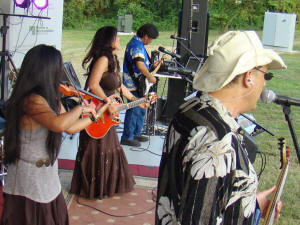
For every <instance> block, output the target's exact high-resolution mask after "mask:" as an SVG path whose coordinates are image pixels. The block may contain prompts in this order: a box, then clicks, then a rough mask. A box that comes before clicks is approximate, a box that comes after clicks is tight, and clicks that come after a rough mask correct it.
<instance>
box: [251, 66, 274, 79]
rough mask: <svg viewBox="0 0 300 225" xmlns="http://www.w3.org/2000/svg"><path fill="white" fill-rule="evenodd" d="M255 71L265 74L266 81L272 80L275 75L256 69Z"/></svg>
mask: <svg viewBox="0 0 300 225" xmlns="http://www.w3.org/2000/svg"><path fill="white" fill-rule="evenodd" d="M254 69H255V70H258V71H259V72H262V73H263V74H264V77H265V80H271V79H272V77H273V73H270V72H264V71H262V70H260V69H258V68H254Z"/></svg>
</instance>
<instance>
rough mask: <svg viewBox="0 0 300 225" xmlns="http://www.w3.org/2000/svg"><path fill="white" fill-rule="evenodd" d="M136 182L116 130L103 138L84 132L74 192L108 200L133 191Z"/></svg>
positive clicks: (112, 129)
mask: <svg viewBox="0 0 300 225" xmlns="http://www.w3.org/2000/svg"><path fill="white" fill-rule="evenodd" d="M134 184H135V182H134V179H133V176H132V175H131V172H130V170H129V167H128V162H127V160H126V157H125V153H124V151H123V148H122V147H121V145H120V143H119V140H118V136H117V133H116V129H115V127H111V128H110V130H109V131H108V133H107V134H106V135H105V136H104V137H103V138H101V139H93V138H91V137H89V136H88V134H87V133H86V132H85V131H82V132H81V133H80V139H79V149H78V153H77V156H76V162H75V169H74V173H73V178H72V184H71V192H72V193H74V194H77V195H80V196H82V197H86V198H96V197H98V198H100V199H102V198H104V197H105V196H109V197H110V196H113V195H114V194H115V193H124V192H130V191H132V190H133V186H134Z"/></svg>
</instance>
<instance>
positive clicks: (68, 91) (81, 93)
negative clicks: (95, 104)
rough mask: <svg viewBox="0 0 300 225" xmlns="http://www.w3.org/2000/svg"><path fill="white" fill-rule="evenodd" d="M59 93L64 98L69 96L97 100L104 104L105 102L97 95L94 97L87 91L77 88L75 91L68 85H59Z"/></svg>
mask: <svg viewBox="0 0 300 225" xmlns="http://www.w3.org/2000/svg"><path fill="white" fill-rule="evenodd" d="M59 91H60V92H61V93H62V94H63V95H65V96H70V97H79V98H82V100H83V99H85V100H93V99H97V100H99V101H101V102H105V100H103V99H101V98H99V97H98V96H97V95H94V94H92V93H90V92H88V91H85V90H82V89H80V88H77V90H76V89H75V88H74V87H72V86H70V85H68V84H59Z"/></svg>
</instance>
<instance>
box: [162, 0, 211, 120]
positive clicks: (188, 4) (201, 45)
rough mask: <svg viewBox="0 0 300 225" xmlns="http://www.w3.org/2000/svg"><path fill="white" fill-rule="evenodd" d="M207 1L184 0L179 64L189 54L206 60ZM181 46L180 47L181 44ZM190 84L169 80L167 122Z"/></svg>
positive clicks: (181, 12)
mask: <svg viewBox="0 0 300 225" xmlns="http://www.w3.org/2000/svg"><path fill="white" fill-rule="evenodd" d="M207 5H208V1H207V0H184V1H182V10H181V11H180V12H179V15H178V36H179V37H183V38H187V40H186V41H177V49H176V50H177V53H178V54H179V55H181V56H182V59H181V60H180V63H181V64H183V65H186V64H187V62H188V59H189V58H190V56H191V53H190V52H189V51H188V50H186V49H185V48H184V47H183V45H185V47H187V48H188V49H190V50H191V51H192V52H193V53H194V54H195V55H196V56H198V57H202V58H206V52H207V39H208V26H209V24H208V21H209V14H208V12H207ZM181 43H182V44H183V45H182V44H181ZM190 89H191V84H190V83H189V82H187V81H186V80H184V79H182V80H178V79H169V81H168V95H167V104H166V110H165V116H166V117H167V120H171V119H172V117H173V115H174V113H175V112H176V111H177V109H178V107H179V106H180V105H181V104H182V103H183V101H184V100H183V99H184V97H185V96H186V94H187V93H188V92H190Z"/></svg>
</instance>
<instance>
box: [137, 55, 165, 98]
mask: <svg viewBox="0 0 300 225" xmlns="http://www.w3.org/2000/svg"><path fill="white" fill-rule="evenodd" d="M165 59H166V56H163V57H162V58H161V59H160V60H159V63H158V65H157V66H156V67H155V69H154V70H153V71H152V72H151V75H152V76H155V74H156V73H157V71H158V70H159V68H160V67H161V65H162V64H163V62H164V60H165ZM139 82H140V85H143V84H145V90H144V93H143V96H144V95H147V94H148V93H149V90H150V88H151V87H152V86H153V83H150V82H149V80H148V79H147V78H146V77H145V76H144V75H142V74H141V75H140V77H139Z"/></svg>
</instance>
